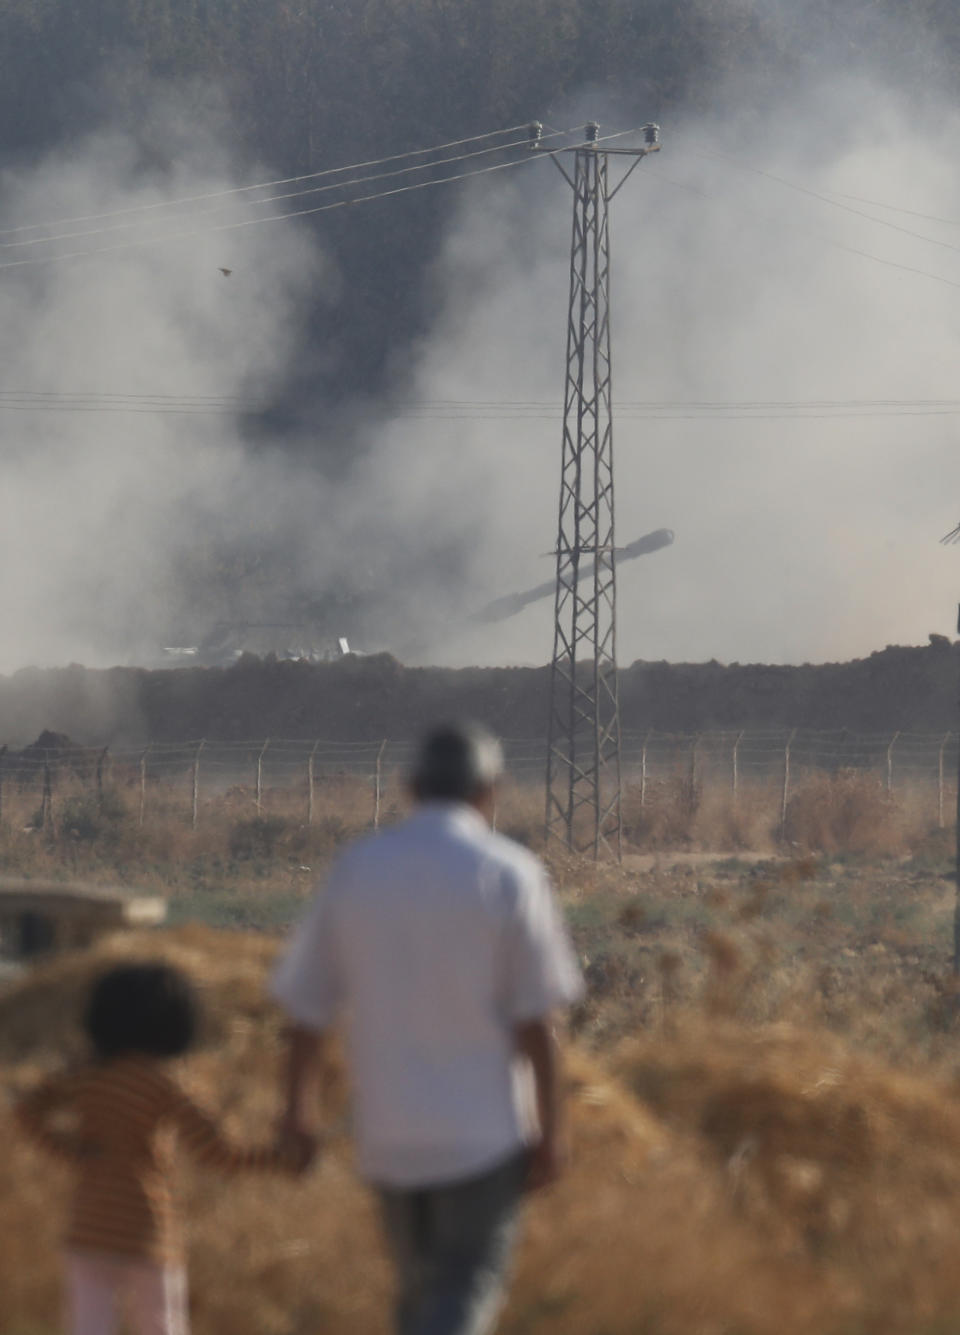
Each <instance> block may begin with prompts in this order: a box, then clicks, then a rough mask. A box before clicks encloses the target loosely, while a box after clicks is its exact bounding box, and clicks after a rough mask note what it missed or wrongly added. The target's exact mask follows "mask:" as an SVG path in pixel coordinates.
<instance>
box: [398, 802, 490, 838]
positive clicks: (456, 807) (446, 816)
mask: <svg viewBox="0 0 960 1335" xmlns="http://www.w3.org/2000/svg"><path fill="white" fill-rule="evenodd" d="M410 820H411V822H413V823H415V824H416V825H418V826H426V827H428V828H431V827H432V828H435V829H458V830H464V831H473V832H475V833H481V834H482V833H483V832H484V831H486V832H488V833H489V829H490V827H489V825H488V824H487V822H486V821H485V820H484V818H483V817H482V816H481V814H480V812H479V811H478V810H477V808H476V807H474V806H471V805H470V803H469V802H418V803H417V805H416V806H415V807H414V809H413V811H412V813H411V815H410Z"/></svg>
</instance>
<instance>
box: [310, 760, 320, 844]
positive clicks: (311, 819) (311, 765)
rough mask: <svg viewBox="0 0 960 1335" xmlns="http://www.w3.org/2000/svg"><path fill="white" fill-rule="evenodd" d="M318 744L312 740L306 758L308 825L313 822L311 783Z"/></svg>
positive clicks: (312, 781)
mask: <svg viewBox="0 0 960 1335" xmlns="http://www.w3.org/2000/svg"><path fill="white" fill-rule="evenodd" d="M319 745H320V743H319V741H316V742H314V744H313V750H312V751H311V752H310V756H309V759H308V760H307V824H308V825H312V824H313V784H314V771H313V762H314V758H315V756H316V754H317V747H318V746H319Z"/></svg>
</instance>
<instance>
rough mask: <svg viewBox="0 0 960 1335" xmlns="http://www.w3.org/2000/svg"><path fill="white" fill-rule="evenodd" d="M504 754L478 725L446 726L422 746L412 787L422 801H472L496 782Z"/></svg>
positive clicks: (439, 729)
mask: <svg viewBox="0 0 960 1335" xmlns="http://www.w3.org/2000/svg"><path fill="white" fill-rule="evenodd" d="M502 770H503V752H502V751H501V749H500V743H499V742H498V741H497V739H496V737H494V735H493V733H491V732H488V731H487V729H486V728H482V727H480V726H479V724H476V723H446V724H443V725H442V726H441V727H438V728H433V729H431V731H430V732H428V733H427V735H426V737H424V739H423V741H422V742H421V744H420V751H419V754H418V756H417V763H416V766H415V768H414V771H413V776H412V780H411V787H412V789H413V795H414V797H415V798H416V799H417V800H418V801H419V802H430V801H435V802H472V801H473V800H474V799H475V798H477V797H479V796H480V795H481V794H482V793H484V792H486V791H487V790H489V789H490V788H492V787H493V785H494V784H495V783H496V781H497V779H498V778H499V777H500V774H501V772H502Z"/></svg>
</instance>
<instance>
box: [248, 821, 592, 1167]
mask: <svg viewBox="0 0 960 1335" xmlns="http://www.w3.org/2000/svg"><path fill="white" fill-rule="evenodd" d="M272 991H273V994H274V996H275V997H276V999H277V1000H278V1001H279V1003H280V1005H281V1006H282V1007H283V1008H284V1010H285V1011H286V1012H287V1014H288V1015H289V1016H290V1017H291V1019H293V1020H294V1021H295V1022H296V1023H298V1024H300V1025H303V1026H305V1027H307V1028H313V1029H317V1030H321V1029H326V1028H328V1027H329V1026H330V1025H331V1024H332V1023H333V1022H334V1021H335V1020H336V1019H337V1018H338V1016H339V1015H341V1013H342V1015H343V1018H344V1021H345V1025H346V1042H347V1058H348V1063H349V1066H350V1073H351V1079H352V1085H353V1099H354V1120H355V1135H356V1142H357V1158H358V1166H359V1168H360V1171H361V1173H362V1174H363V1175H364V1176H365V1177H366V1178H367V1179H368V1180H370V1181H372V1182H376V1183H378V1184H381V1185H384V1186H393V1187H401V1188H402V1187H416V1186H429V1185H431V1184H435V1183H440V1182H446V1181H453V1180H456V1179H457V1178H461V1177H469V1176H471V1175H472V1174H475V1173H480V1172H483V1171H484V1170H485V1169H486V1168H488V1167H492V1166H494V1165H495V1164H496V1163H497V1162H498V1161H500V1160H502V1159H504V1158H506V1157H507V1156H508V1155H509V1154H511V1153H513V1152H514V1151H516V1150H517V1149H518V1148H519V1147H520V1146H521V1145H522V1144H523V1143H524V1142H525V1141H526V1140H527V1139H529V1135H530V1130H531V1127H530V1109H529V1103H530V1100H529V1090H530V1080H529V1071H528V1070H526V1069H525V1066H524V1064H521V1063H520V1062H519V1061H518V1059H517V1057H516V1055H515V1051H514V1040H513V1026H514V1025H515V1024H517V1023H519V1022H521V1021H524V1020H532V1019H537V1018H540V1017H542V1016H546V1015H547V1014H548V1013H549V1012H550V1011H552V1010H553V1009H555V1008H556V1007H558V1006H563V1005H566V1004H568V1003H570V1002H571V1001H574V1000H576V999H577V998H578V997H579V996H580V994H581V991H582V981H581V977H580V971H579V969H578V967H577V963H576V960H575V957H574V954H573V951H572V949H571V947H570V943H569V940H568V937H567V934H566V930H565V928H564V925H563V922H562V919H561V917H560V914H559V912H558V910H557V908H556V905H555V903H554V900H553V895H552V892H551V890H550V886H549V883H548V881H547V876H546V872H545V870H544V868H543V865H542V864H541V862H540V861H539V859H537V858H536V857H534V856H533V855H532V854H531V853H529V852H528V851H527V850H526V849H524V848H521V847H520V846H519V845H518V844H515V843H513V842H512V841H511V840H509V839H505V838H503V837H501V836H499V835H496V834H494V833H493V832H492V831H491V830H490V829H489V828H488V826H487V824H486V822H485V821H484V820H483V818H482V816H481V815H480V814H479V812H477V811H475V810H474V809H473V808H472V807H469V806H466V805H463V804H460V803H446V802H444V803H440V802H437V803H425V804H423V805H422V806H420V807H418V808H417V809H416V810H415V811H414V813H413V815H412V816H411V817H410V818H409V819H408V820H406V821H405V822H403V823H402V824H401V825H399V826H396V827H395V828H393V829H391V830H387V831H385V832H384V833H382V834H380V835H377V836H374V837H372V838H369V839H364V840H361V841H360V842H359V843H357V844H355V845H353V846H352V847H351V848H350V849H349V850H348V851H347V852H346V853H345V854H344V855H343V856H342V857H341V858H340V859H339V860H338V861H337V863H336V864H335V866H334V868H333V871H332V873H331V875H330V878H329V880H328V882H327V885H326V888H325V890H324V891H323V892H322V893H321V895H320V896H319V897H318V899H317V901H316V903H315V904H314V906H313V908H312V909H311V910H310V911H309V913H308V914H307V916H306V918H305V919H304V921H303V922H302V923H301V924H300V926H299V928H298V929H297V930H296V932H295V933H294V936H293V939H292V941H291V943H290V945H289V947H288V949H287V951H286V952H285V954H284V956H283V958H282V959H281V962H280V964H279V966H278V968H277V970H276V972H275V974H274V977H273V981H272Z"/></svg>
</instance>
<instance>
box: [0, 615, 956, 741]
mask: <svg viewBox="0 0 960 1335" xmlns="http://www.w3.org/2000/svg"><path fill="white" fill-rule="evenodd" d="M958 674H960V643H958V644H953V645H951V643H950V642H949V641H948V640H947V639H945V638H944V637H942V636H931V638H930V643H929V644H928V645H924V646H922V647H910V648H899V647H888V648H886V649H884V650H881V651H878V652H877V653H873V654H871V655H870V656H869V658H862V659H855V660H853V661H852V662H849V663H825V664H819V665H817V664H804V665H802V666H799V667H789V666H766V665H763V664H744V665H741V664H739V663H731V664H723V663H718V662H716V661H714V662H710V663H666V662H660V663H646V662H637V663H634V664H633V665H632V666H630V667H628V668H624V669H623V670H622V671H621V674H620V699H621V713H622V722H623V726H624V728H625V729H634V730H641V729H647V728H655V729H658V730H661V731H665V732H694V731H706V730H708V729H720V728H747V727H784V728H820V729H834V728H849V729H851V730H852V731H855V732H873V731H884V730H887V729H889V730H891V731H892V730H895V729H898V728H899V729H903V730H914V731H934V730H939V729H942V730H943V731H947V730H948V729H954V730H956V728H957V684H958ZM548 683H549V669H548V668H546V667H543V668H459V669H453V668H407V667H404V666H403V665H402V664H401V663H399V662H398V661H397V660H396V659H395V658H392V657H390V656H389V655H388V654H377V655H372V656H370V657H354V656H350V657H347V658H344V659H342V660H340V661H339V662H335V663H321V664H314V663H303V662H282V661H281V662H278V661H276V660H273V659H270V658H266V659H260V658H254V657H245V658H242V659H241V660H240V661H239V662H238V663H237V664H236V665H235V666H234V667H230V668H186V669H178V670H165V671H148V670H146V669H142V668H120V667H118V668H110V669H106V670H94V669H90V668H84V667H80V666H78V665H76V664H74V665H71V666H70V667H66V668H44V669H39V668H27V669H24V670H22V671H20V672H17V673H14V674H13V675H12V676H10V677H4V678H0V742H7V743H9V744H10V745H11V746H20V745H23V744H25V743H26V742H28V741H30V740H31V739H32V738H35V737H36V736H37V735H38V733H39V732H40V731H41V730H42V729H44V728H49V729H53V730H55V731H57V732H62V733H66V734H68V735H69V736H70V737H72V738H73V739H75V740H76V741H77V742H79V743H82V744H87V745H95V744H99V745H108V744H109V745H119V744H126V745H132V744H136V743H138V742H141V741H144V742H145V741H176V740H183V739H185V738H199V737H207V738H210V739H218V740H224V741H230V740H247V739H249V738H256V737H267V736H271V737H284V738H297V737H310V738H323V739H329V740H346V739H355V740H374V739H377V738H381V737H389V738H393V739H403V738H410V737H413V736H416V735H417V733H418V732H419V731H420V730H421V728H422V727H423V726H424V724H425V723H428V722H430V721H433V720H436V719H438V718H450V717H455V716H469V717H472V718H476V719H478V720H481V721H483V722H486V723H489V724H490V725H491V726H492V727H493V728H494V729H495V730H496V731H497V732H499V733H500V734H501V735H502V736H505V737H518V738H522V737H541V736H542V735H543V733H544V730H545V723H546V705H547V689H548Z"/></svg>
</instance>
